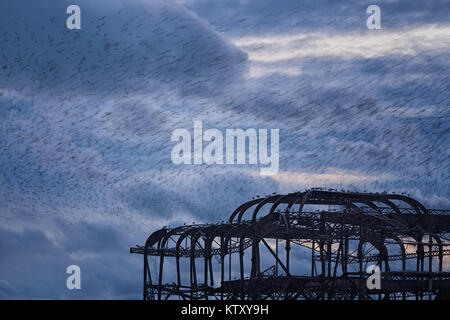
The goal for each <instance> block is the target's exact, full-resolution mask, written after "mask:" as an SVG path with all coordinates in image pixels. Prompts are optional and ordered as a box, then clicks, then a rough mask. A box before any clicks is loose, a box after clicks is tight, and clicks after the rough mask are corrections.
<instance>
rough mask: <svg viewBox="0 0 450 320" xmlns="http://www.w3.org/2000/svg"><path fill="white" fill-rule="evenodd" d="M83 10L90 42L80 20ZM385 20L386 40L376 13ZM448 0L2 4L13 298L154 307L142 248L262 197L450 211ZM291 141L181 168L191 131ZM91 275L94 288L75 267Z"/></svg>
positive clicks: (0, 279)
mask: <svg viewBox="0 0 450 320" xmlns="http://www.w3.org/2000/svg"><path fill="white" fill-rule="evenodd" d="M69 4H77V5H79V6H80V7H81V14H82V29H81V30H80V31H77V30H67V28H66V27H65V20H66V17H67V15H66V13H65V11H66V10H65V9H66V8H67V6H68V5H69ZM370 4H377V5H379V6H380V7H381V27H382V28H381V30H368V29H367V28H366V19H367V17H368V14H366V8H367V6H368V5H370ZM449 13H450V2H449V1H396V0H390V1H375V2H364V1H339V2H338V1H325V0H324V1H308V2H307V1H280V0H278V1H271V0H264V1H262V0H259V1H239V0H219V1H207V0H186V1H156V0H155V1H153V0H147V1H144V0H133V1H132V0H127V1H125V0H112V1H92V0H91V1H87V0H85V1H77V0H76V1H65V0H58V1H56V0H41V1H31V0H14V1H12V0H3V1H2V2H1V3H0V182H1V183H0V202H1V204H2V205H1V209H0V219H1V223H0V238H1V240H0V298H3V299H5V298H40V299H42V298H61V299H71V298H83V299H92V298H117V299H134V298H140V293H141V281H142V279H141V274H142V273H141V268H142V261H141V257H137V256H131V255H129V253H128V248H129V247H130V246H134V245H135V244H143V242H144V241H145V239H146V237H147V236H148V234H150V233H151V232H152V231H154V230H156V229H157V228H160V227H162V226H164V225H171V226H175V225H178V224H182V223H184V222H186V223H191V222H192V221H196V222H215V221H221V220H225V219H226V218H227V217H228V216H229V214H230V213H231V212H232V211H233V210H234V208H235V207H237V206H238V205H239V204H241V203H242V202H244V201H247V200H249V199H251V198H252V197H253V196H255V195H264V194H269V193H272V192H279V193H281V192H292V191H298V190H304V189H305V188H310V187H322V186H323V187H335V188H339V189H340V188H344V189H352V190H359V191H364V190H368V191H388V192H406V193H408V194H410V195H411V196H413V197H415V198H417V199H418V200H420V201H422V202H423V203H424V204H426V205H427V206H428V207H439V208H450V188H449V183H448V181H449V176H448V173H449V172H450V171H449V147H448V146H449V142H450V141H449V140H450V134H449V130H450V125H449V123H450V122H449V116H450V112H449V105H448V103H449V101H450V88H449V85H450V79H449V77H450V76H449V75H450V64H449V61H448V56H449V53H450V52H449V50H450V49H449V48H450V21H449V18H448V17H449ZM194 120H201V121H203V126H204V127H205V128H218V129H220V130H224V129H225V128H269V129H270V128H279V129H280V171H279V173H278V174H277V175H274V176H260V175H259V170H258V168H257V167H255V166H249V165H235V166H232V165H231V166H229V165H215V166H207V165H198V166H183V165H182V166H175V165H174V164H173V163H172V162H171V159H170V153H171V149H172V147H173V143H171V142H170V137H171V134H172V132H173V130H175V129H176V128H186V129H189V130H192V128H193V122H194ZM70 264H77V265H79V266H80V267H81V270H82V290H80V291H76V290H74V291H69V290H67V289H66V287H65V280H66V277H67V275H66V274H65V268H66V267H67V266H68V265H70Z"/></svg>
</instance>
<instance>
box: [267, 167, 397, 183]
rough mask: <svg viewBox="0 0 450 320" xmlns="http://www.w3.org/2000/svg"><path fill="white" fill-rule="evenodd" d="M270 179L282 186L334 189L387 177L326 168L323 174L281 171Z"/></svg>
mask: <svg viewBox="0 0 450 320" xmlns="http://www.w3.org/2000/svg"><path fill="white" fill-rule="evenodd" d="M271 178H273V179H274V180H275V181H277V182H278V183H280V184H282V185H289V186H292V187H298V188H300V187H303V188H304V187H308V186H323V187H335V186H342V185H349V184H361V183H366V182H373V181H383V180H388V179H389V175H386V174H380V175H378V176H372V175H367V174H363V173H357V172H346V171H343V170H339V169H336V168H328V169H327V170H325V172H324V173H309V172H298V171H295V172H293V171H282V172H278V173H277V174H275V175H273V176H271Z"/></svg>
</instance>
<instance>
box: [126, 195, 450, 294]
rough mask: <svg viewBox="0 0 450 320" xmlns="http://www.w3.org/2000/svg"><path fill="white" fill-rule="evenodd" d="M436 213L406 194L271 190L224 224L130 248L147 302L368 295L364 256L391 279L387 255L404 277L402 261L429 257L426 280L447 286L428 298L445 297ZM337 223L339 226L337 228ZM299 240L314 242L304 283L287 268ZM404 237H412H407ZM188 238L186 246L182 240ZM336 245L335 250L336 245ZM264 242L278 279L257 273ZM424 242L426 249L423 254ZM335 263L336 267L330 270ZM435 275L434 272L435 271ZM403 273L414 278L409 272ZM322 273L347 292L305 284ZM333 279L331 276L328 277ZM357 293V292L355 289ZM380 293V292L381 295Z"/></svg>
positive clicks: (187, 229)
mask: <svg viewBox="0 0 450 320" xmlns="http://www.w3.org/2000/svg"><path fill="white" fill-rule="evenodd" d="M398 203H400V204H398ZM380 204H381V205H380ZM266 205H270V210H268V213H267V214H265V215H260V213H261V210H262V208H263V207H264V206H266ZM281 205H286V207H285V209H284V210H279V209H278V208H280V206H281ZM296 205H298V209H297V210H294V209H293V208H294V206H296ZM307 205H321V206H323V205H337V206H341V207H342V208H343V209H342V210H340V211H338V212H330V211H327V210H322V211H320V212H307V211H305V210H304V209H305V206H307ZM439 212H441V213H442V212H444V214H440V215H436V214H434V212H433V211H429V210H427V209H426V208H425V207H424V206H423V205H422V204H421V203H420V202H419V201H417V200H415V199H412V198H410V197H406V196H403V195H396V194H372V193H354V192H336V191H324V190H314V189H313V190H309V191H306V192H297V193H290V194H286V195H278V194H276V195H271V196H267V197H264V198H258V199H254V200H251V201H248V202H246V203H244V204H242V205H241V206H239V207H238V208H237V209H236V210H235V211H233V213H232V214H231V215H230V217H229V222H228V223H223V224H210V225H192V226H181V227H177V228H173V229H161V230H158V231H155V232H154V233H152V234H151V235H150V236H149V237H148V239H147V241H146V243H145V246H144V247H142V248H132V250H131V251H132V252H136V253H142V254H143V255H144V298H145V299H155V298H157V299H163V298H169V297H179V298H182V299H207V298H208V297H216V298H217V297H219V298H221V299H227V298H236V297H241V298H247V299H260V298H270V299H273V298H277V297H278V298H279V297H284V298H289V297H290V298H292V297H300V298H305V299H307V298H311V297H312V296H315V297H322V298H325V297H328V298H329V297H334V296H338V295H348V296H349V297H351V298H355V296H358V297H359V298H362V297H365V298H368V297H370V293H367V290H365V289H364V288H361V287H358V285H357V284H356V283H357V282H358V281H359V283H361V281H362V280H361V279H362V277H363V276H362V272H363V271H364V270H363V261H366V263H367V261H377V262H378V264H381V263H383V264H384V272H385V273H386V277H387V279H391V278H392V277H394V278H395V276H399V275H398V274H397V273H396V274H392V275H391V274H389V273H390V272H391V270H390V269H391V268H390V264H389V261H391V260H392V259H394V258H395V260H401V264H402V267H401V271H399V272H403V273H405V276H406V273H407V272H411V271H407V270H406V262H407V259H411V258H415V259H416V261H417V263H416V270H414V272H423V271H424V270H425V258H427V257H428V262H429V263H428V269H429V270H428V271H429V272H430V274H429V276H430V277H432V278H430V279H431V280H430V281H434V283H438V284H439V285H442V286H444V287H443V289H442V288H441V287H439V289H436V290H438V291H436V290H435V291H432V292H431V293H429V294H430V297H431V295H434V296H436V297H437V296H438V294H439V296H440V297H442V295H443V294H444V295H445V294H447V293H446V292H448V294H449V298H450V273H448V272H444V271H443V257H444V255H447V254H450V249H448V248H450V247H449V243H448V242H447V241H446V240H445V241H443V239H445V238H443V239H441V235H442V234H446V233H449V232H450V214H447V213H449V212H445V210H440V211H439ZM339 228H341V231H339V230H338V229H339ZM339 232H341V233H339ZM425 236H428V243H424V242H423V239H424V237H425ZM405 237H409V238H411V239H414V241H415V246H416V252H415V253H414V254H411V253H407V252H406V248H405V243H406V242H405ZM268 239H272V240H274V239H276V246H275V248H276V249H274V250H276V252H274V251H273V250H272V249H271V247H270V246H269V245H268V242H267V241H266V240H268ZM387 239H391V240H392V242H391V243H387V242H386V240H387ZM278 240H282V241H284V243H285V252H286V253H285V261H281V258H280V257H279V256H278V249H279V246H278ZM170 241H172V242H173V243H175V246H174V247H168V244H169V242H170ZM301 241H310V242H311V243H312V244H311V248H310V249H311V277H310V279H307V280H308V281H309V282H308V281H307V280H305V279H306V278H304V277H303V278H298V277H297V276H295V275H292V274H291V272H290V250H291V246H292V245H294V244H296V245H297V244H298V243H299V242H301ZM349 241H352V242H357V249H355V250H356V255H353V256H351V255H350V254H349V252H348V251H349V250H350V249H349ZM408 241H409V242H410V243H411V242H412V240H408ZM183 242H184V243H185V245H184V246H183ZM188 242H189V244H187V243H188ZM365 244H370V245H371V246H372V247H373V248H375V249H376V250H377V251H378V255H377V256H375V257H372V256H368V255H367V254H366V253H364V252H363V251H364V250H363V248H364V246H365ZM388 244H395V245H397V246H398V247H399V250H400V255H398V257H397V256H396V257H392V256H391V255H390V253H389V250H388V247H387V245H388ZM333 245H335V247H336V246H337V247H338V249H337V250H336V249H333V248H332V247H333ZM261 246H262V247H263V248H266V249H267V250H268V252H269V253H270V254H271V255H273V256H274V258H275V265H274V266H272V267H274V268H275V270H276V276H270V277H267V276H266V275H265V274H264V272H265V271H262V270H261V256H260V255H261V249H260V247H261ZM425 247H426V248H427V251H426V252H425V250H424V248H425ZM436 248H437V250H436ZM444 248H445V249H444ZM247 249H249V250H250V254H251V262H248V259H245V258H244V252H246V250H247ZM133 250H134V251H133ZM233 254H238V256H239V257H238V258H239V259H238V260H239V272H238V275H239V279H238V280H236V281H235V280H232V279H231V256H232V255H233ZM316 254H317V255H318V256H316ZM149 256H156V257H158V258H159V266H158V268H157V270H154V271H158V272H157V273H158V275H157V279H152V275H151V272H150V266H149V263H148V257H149ZM213 256H218V257H219V258H220V263H219V264H220V268H221V270H220V283H217V282H216V281H215V279H214V275H213V269H214V268H213V261H212V258H213ZM227 256H228V259H229V261H228V269H229V270H228V279H226V273H227V270H225V264H226V260H225V258H226V257H227ZM350 256H351V257H350ZM433 256H436V257H437V260H438V263H437V264H438V266H437V271H433V269H432V267H433V265H434V264H433ZM170 257H175V267H176V273H177V274H176V282H174V283H172V284H167V283H166V284H165V283H163V274H164V262H165V260H166V259H168V258H170ZM184 257H186V258H188V259H189V268H188V269H189V270H188V271H189V284H184V283H183V282H182V279H181V272H182V268H181V264H180V260H181V259H182V258H184ZM199 259H201V261H202V264H203V269H202V273H203V274H202V275H203V277H202V275H200V278H198V277H197V276H198V272H197V261H198V260H199ZM333 259H335V261H333ZM355 259H356V261H358V265H359V275H358V277H359V278H358V279H359V280H358V281H356V280H355V279H354V278H352V277H351V276H349V274H350V273H349V271H348V265H349V264H351V263H355ZM316 260H317V261H316ZM316 263H317V264H319V265H320V267H321V268H320V271H317V270H314V269H315V268H316ZM333 263H334V264H333ZM272 267H271V268H272ZM278 267H280V268H281V270H282V271H281V274H284V276H281V275H278V271H277V270H278ZM338 267H339V268H338ZM332 268H334V271H333V272H332V270H331V269H332ZM245 269H247V270H249V271H250V272H249V276H248V279H247V278H245V274H246V272H245ZM338 269H339V270H342V272H341V275H340V278H339V280H336V279H337V278H336V277H337V276H336V274H337V270H338ZM433 272H435V273H437V274H436V275H435V274H434V273H433ZM408 274H409V276H411V273H408ZM393 275H394V276H393ZM416 276H417V275H416ZM283 277H284V278H283ZM436 277H437V278H436ZM325 278H327V279H328V278H330V279H331V278H333V280H332V282H333V283H335V281H341V282H344V284H342V285H341V286H342V287H345V290H344V291H345V292H340V293H339V294H338V293H337V292H338V291H339V290H341V289H337V288H329V287H327V285H325V284H324V283H322V287H321V288H322V289H318V288H316V287H314V286H313V287H312V288H310V286H312V283H314V281H316V282H317V281H319V280H320V281H325V280H324V279H325ZM318 279H319V280H318ZM330 279H328V280H329V281H331V280H330ZM392 279H393V278H392ZM420 279H422V278H420ZM328 280H327V281H328ZM155 281H156V282H155ZM302 281H303V282H302ZM305 281H307V282H305ZM154 282H155V283H154ZM304 282H305V283H307V284H305V283H304ZM289 283H290V284H289ZM292 283H297V285H292ZM405 283H406V282H402V285H406V284H405ZM392 285H393V284H392ZM291 286H293V287H291ZM324 286H325V287H324ZM355 286H356V287H358V290H356V289H354V288H355ZM268 288H271V290H272V291H277V290H278V291H280V292H279V295H276V294H271V293H270V292H268V291H270V290H268ZM280 288H284V289H280ZM305 288H306V289H305ZM324 288H325V289H324ZM283 290H284V291H283ZM308 290H309V291H308ZM321 290H322V291H321ZM355 290H356V291H358V293H357V294H356V293H355ZM402 290H403V289H402ZM408 290H409V291H408ZM282 291H283V292H282ZM319 291H320V292H319ZM311 292H313V293H311ZM331 292H333V293H331ZM424 292H426V289H425V288H422V289H420V290H418V289H417V290H416V291H414V290H413V289H407V288H405V289H404V290H403V291H402V292H393V291H385V292H383V294H384V297H388V298H389V297H397V294H401V296H402V297H403V298H405V297H406V296H407V294H415V295H416V297H419V298H420V297H423V295H424ZM436 292H438V293H436ZM378 294H379V295H380V296H381V293H378ZM311 295H312V296H311Z"/></svg>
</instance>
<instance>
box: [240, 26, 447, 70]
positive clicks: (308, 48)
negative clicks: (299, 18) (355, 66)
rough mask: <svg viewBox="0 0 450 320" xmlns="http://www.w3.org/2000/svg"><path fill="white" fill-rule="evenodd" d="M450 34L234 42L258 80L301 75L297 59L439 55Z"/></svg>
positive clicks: (429, 30)
mask: <svg viewBox="0 0 450 320" xmlns="http://www.w3.org/2000/svg"><path fill="white" fill-rule="evenodd" d="M449 33H450V26H448V25H447V26H442V25H439V26H438V25H436V24H433V25H423V26H418V27H414V28H408V29H406V30H395V31H391V30H379V31H376V32H373V31H366V32H362V33H359V34H355V32H353V33H347V34H342V33H338V34H336V33H335V34H324V33H321V32H314V33H310V32H308V33H306V32H305V33H300V34H287V35H280V34H277V35H266V36H264V35H261V36H248V37H242V38H232V41H233V43H234V44H235V45H236V46H237V47H239V48H241V49H243V50H244V51H246V52H247V54H248V57H249V60H250V63H252V66H251V68H250V70H249V72H250V77H258V76H263V75H266V74H268V73H270V72H272V73H281V74H285V75H298V74H300V72H301V65H302V64H301V62H300V63H299V61H294V62H293V63H291V64H288V62H289V60H293V59H300V61H301V60H302V59H312V58H319V57H336V58H338V59H342V60H349V59H360V58H366V59H370V58H380V57H383V56H414V55H417V54H420V53H422V52H424V51H427V52H430V51H439V50H443V49H446V48H448V47H449V46H450V39H449V37H448V34H449ZM295 65H297V68H295V67H294V66H295Z"/></svg>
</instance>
